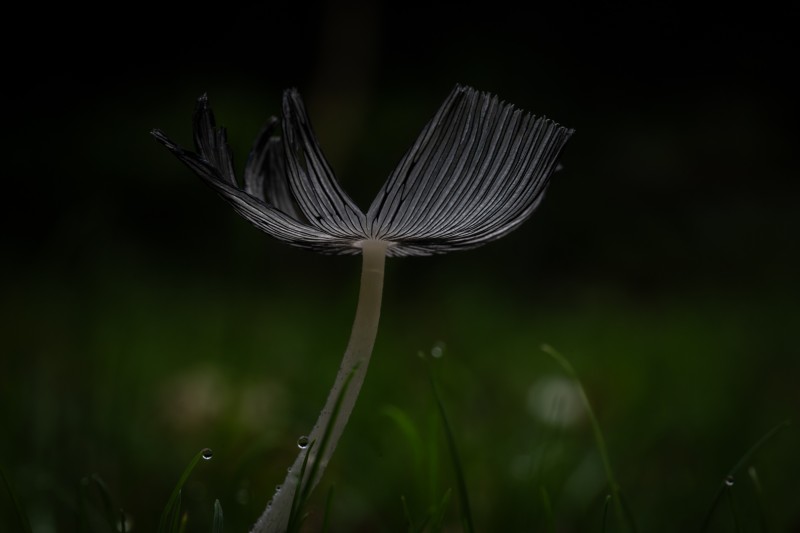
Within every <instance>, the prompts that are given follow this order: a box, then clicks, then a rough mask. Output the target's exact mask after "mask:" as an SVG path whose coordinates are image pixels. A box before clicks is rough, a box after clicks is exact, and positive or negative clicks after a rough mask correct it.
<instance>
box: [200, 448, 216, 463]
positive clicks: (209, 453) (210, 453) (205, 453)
mask: <svg viewBox="0 0 800 533" xmlns="http://www.w3.org/2000/svg"><path fill="white" fill-rule="evenodd" d="M200 456H201V457H202V458H203V459H205V460H206V461H208V460H209V459H211V458H212V457H214V452H213V451H211V448H204V449H203V451H202V452H201V455H200Z"/></svg>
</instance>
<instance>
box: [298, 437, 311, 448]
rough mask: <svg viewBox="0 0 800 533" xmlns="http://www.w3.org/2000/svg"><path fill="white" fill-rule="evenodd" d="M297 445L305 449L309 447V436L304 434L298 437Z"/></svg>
mask: <svg viewBox="0 0 800 533" xmlns="http://www.w3.org/2000/svg"><path fill="white" fill-rule="evenodd" d="M297 447H298V448H300V449H301V450H305V449H306V448H308V437H306V436H305V435H303V436H302V437H300V438H299V439H297Z"/></svg>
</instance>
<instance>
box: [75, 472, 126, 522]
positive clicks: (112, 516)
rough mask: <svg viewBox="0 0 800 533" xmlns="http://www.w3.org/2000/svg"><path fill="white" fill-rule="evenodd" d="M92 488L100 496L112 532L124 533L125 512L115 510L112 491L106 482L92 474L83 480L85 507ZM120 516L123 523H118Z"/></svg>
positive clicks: (82, 494) (82, 493)
mask: <svg viewBox="0 0 800 533" xmlns="http://www.w3.org/2000/svg"><path fill="white" fill-rule="evenodd" d="M90 486H94V487H95V488H96V489H97V493H98V494H99V495H100V500H101V502H102V505H103V514H104V516H105V518H106V522H108V525H109V527H110V528H111V531H118V530H122V533H124V529H125V520H124V517H125V512H124V511H123V510H122V509H119V508H115V506H114V503H113V498H112V497H111V491H109V490H108V485H106V483H105V481H103V479H102V478H101V477H100V476H98V475H97V474H92V475H91V476H88V477H85V478H83V479H82V480H81V487H82V489H83V490H82V491H81V498H82V499H83V500H84V505H88V494H87V491H88V490H89V487H90ZM120 516H122V517H123V518H122V523H121V525H120V523H119V522H118V521H119V520H120Z"/></svg>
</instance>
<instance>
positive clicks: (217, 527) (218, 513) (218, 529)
mask: <svg viewBox="0 0 800 533" xmlns="http://www.w3.org/2000/svg"><path fill="white" fill-rule="evenodd" d="M222 522H223V520H222V505H221V504H220V503H219V500H214V521H213V523H212V524H211V533H222Z"/></svg>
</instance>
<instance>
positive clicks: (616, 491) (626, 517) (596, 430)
mask: <svg viewBox="0 0 800 533" xmlns="http://www.w3.org/2000/svg"><path fill="white" fill-rule="evenodd" d="M541 349H542V351H543V352H545V353H546V354H547V355H549V356H550V357H552V358H553V359H554V360H555V361H556V362H557V363H558V364H559V365H560V366H561V368H563V369H564V372H566V373H567V375H569V377H570V378H572V380H573V381H574V382H575V385H576V386H577V387H578V392H579V393H580V396H581V401H582V402H583V407H584V409H586V415H587V416H588V417H589V423H590V424H591V426H592V433H593V434H594V440H595V443H596V444H597V450H598V452H599V453H600V460H601V461H602V463H603V470H604V471H605V474H606V480H607V481H608V485H609V488H610V489H611V499H612V500H613V504H614V513H615V514H616V516H617V520H618V521H619V523H620V524H625V525H626V526H627V527H628V529H629V530H630V531H633V532H634V533H635V532H636V524H635V523H634V522H633V520H632V517H631V516H630V514H629V513H626V512H625V510H624V509H623V505H622V497H621V495H620V487H619V484H618V483H617V480H616V477H615V476H614V471H613V470H612V468H611V460H610V459H609V455H608V448H607V447H606V440H605V438H604V437H603V432H602V431H601V430H600V422H598V420H597V416H595V413H594V409H592V404H591V402H590V401H589V397H588V396H587V395H586V390H585V389H584V388H583V383H581V380H580V378H579V377H578V374H577V372H575V369H574V368H573V367H572V364H571V363H570V362H569V361H568V360H567V358H566V357H564V356H563V355H561V354H560V353H559V352H558V351H556V349H555V348H553V347H552V346H550V345H548V344H543V345H542V347H541Z"/></svg>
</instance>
